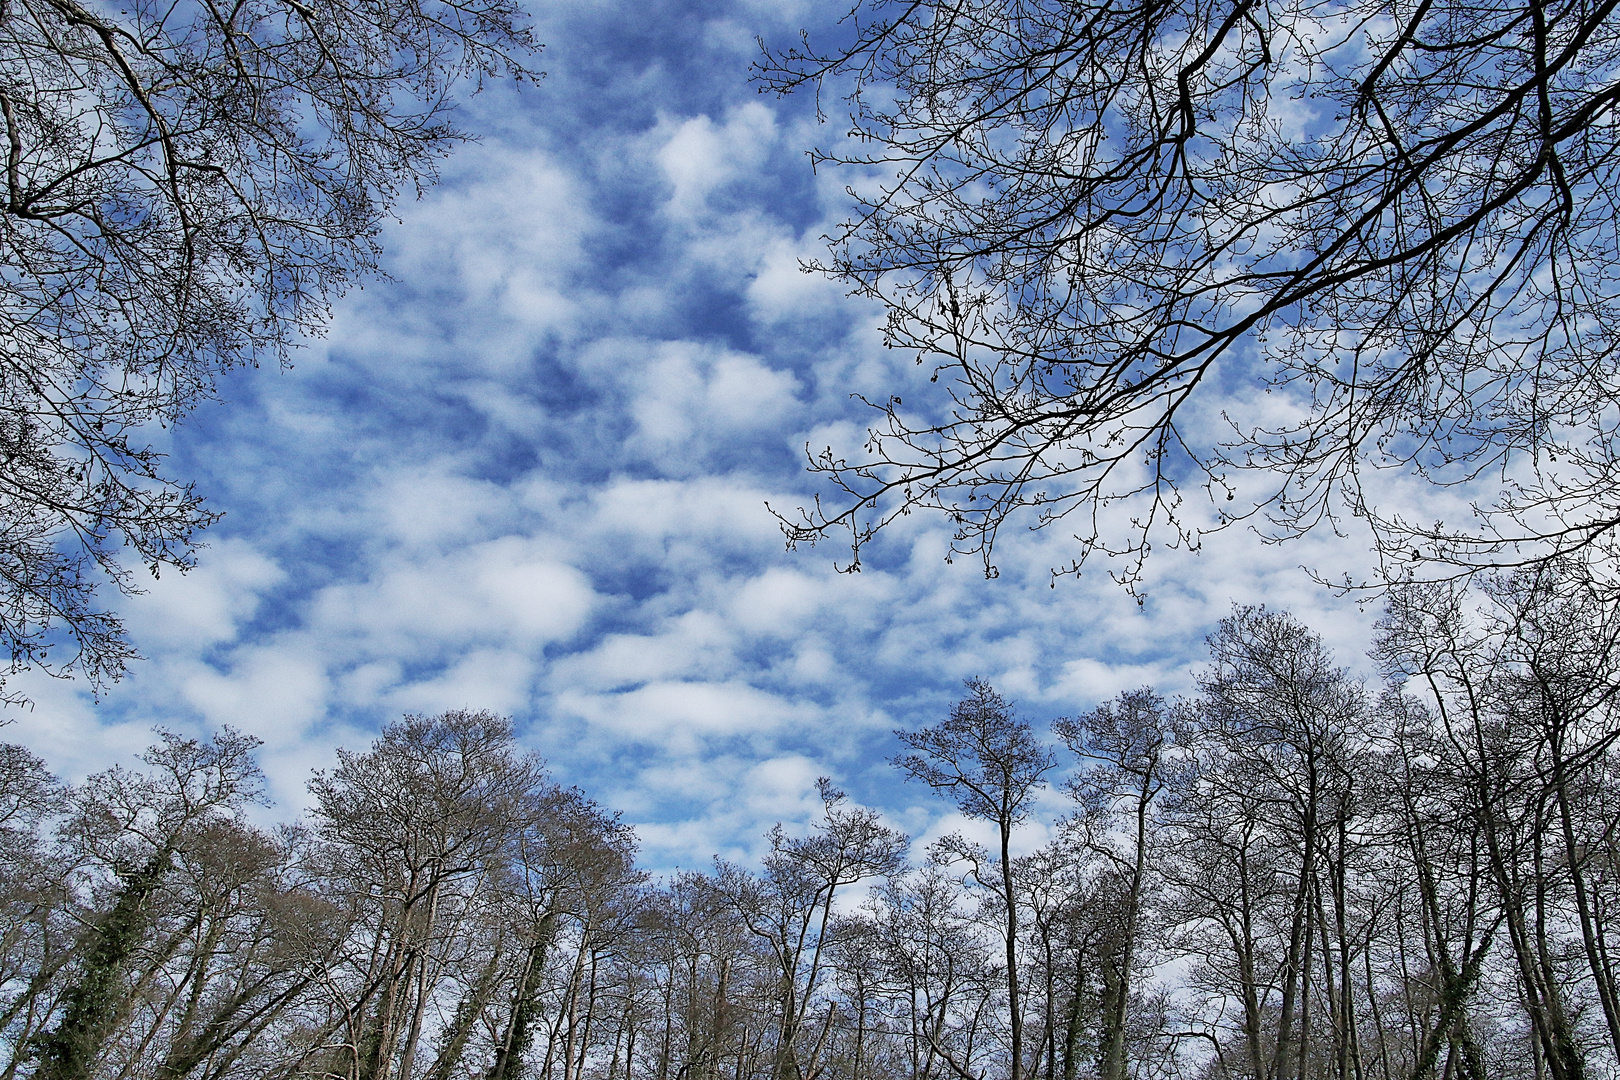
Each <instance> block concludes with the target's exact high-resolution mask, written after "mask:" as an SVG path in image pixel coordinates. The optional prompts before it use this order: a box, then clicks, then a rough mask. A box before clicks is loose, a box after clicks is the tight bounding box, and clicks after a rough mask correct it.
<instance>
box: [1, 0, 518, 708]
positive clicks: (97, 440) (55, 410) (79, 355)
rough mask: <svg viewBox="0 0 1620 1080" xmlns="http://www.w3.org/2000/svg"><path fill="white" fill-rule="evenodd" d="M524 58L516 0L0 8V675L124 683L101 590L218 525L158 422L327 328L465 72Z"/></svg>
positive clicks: (430, 159) (412, 178)
mask: <svg viewBox="0 0 1620 1080" xmlns="http://www.w3.org/2000/svg"><path fill="white" fill-rule="evenodd" d="M534 48H535V43H534V42H533V40H532V37H531V34H530V32H529V31H528V29H526V27H525V25H524V22H523V14H522V11H521V9H520V7H519V6H518V5H517V4H515V3H513V2H511V0H472V2H471V3H460V2H456V3H446V2H441V0H361V2H348V0H345V2H334V0H307V2H304V0H241V2H236V3H232V4H228V5H218V4H212V3H200V2H197V3H193V2H182V3H178V4H169V3H152V2H150V0H133V2H131V3H129V4H128V5H127V6H124V7H118V6H115V5H107V4H90V5H88V6H87V5H84V4H81V3H79V2H78V0H10V2H7V3H5V4H0V120H3V123H4V137H5V145H4V147H0V154H4V161H5V164H4V170H5V182H4V190H3V192H0V261H3V264H4V268H5V269H4V271H3V272H0V459H3V462H4V465H3V467H0V668H3V670H0V676H3V675H4V674H8V673H14V672H16V671H18V670H20V669H22V668H26V667H43V668H44V669H45V670H48V671H52V672H54V673H64V672H72V671H78V672H82V673H83V674H84V675H86V676H88V677H89V679H90V680H91V682H92V683H94V684H100V683H102V682H105V681H106V680H108V679H114V678H117V677H118V675H119V674H120V673H121V672H122V671H123V669H124V666H125V664H126V662H127V661H128V660H129V659H130V658H131V657H132V655H133V652H132V649H131V646H130V645H129V643H128V641H127V640H126V638H125V636H124V633H123V628H122V626H121V624H120V622H119V620H118V618H117V617H116V615H115V614H113V613H112V612H110V611H108V610H107V609H106V608H105V607H104V605H102V604H100V603H98V601H97V600H96V597H95V592H96V586H97V583H98V580H101V579H104V578H109V579H111V581H113V582H114V583H115V584H116V585H117V586H118V587H119V588H121V589H124V590H126V591H127V590H129V589H131V588H133V587H134V586H135V580H134V578H133V577H132V576H131V575H132V568H131V565H130V564H129V563H128V561H127V560H128V558H129V556H131V555H132V556H133V557H134V558H135V559H138V560H139V561H140V562H141V563H144V564H145V565H146V566H147V567H148V568H149V569H150V570H151V571H152V572H153V573H156V572H157V571H158V570H159V569H160V568H161V567H163V566H170V567H177V568H180V569H185V568H187V567H189V566H190V565H191V564H192V560H193V553H194V550H195V533H196V531H197V530H198V529H200V528H202V527H204V526H206V525H208V524H209V523H210V522H212V521H213V520H214V519H215V517H216V516H217V515H216V513H215V512H214V511H212V510H210V509H208V508H207V507H205V506H204V504H203V499H202V497H201V496H200V495H199V494H198V493H197V492H196V491H195V490H193V488H192V486H191V485H190V484H188V483H186V482H185V481H184V480H182V479H177V478H175V477H173V476H171V475H169V474H168V472H167V471H166V469H165V467H164V463H163V459H162V455H161V454H160V453H158V452H157V450H155V449H154V447H153V446H152V444H151V441H150V439H151V430H152V426H153V425H164V426H167V425H170V424H173V423H175V422H176V421H178V420H180V419H181V418H182V417H183V416H185V415H186V414H187V413H188V412H189V411H190V410H191V409H193V408H195V407H196V406H197V404H198V403H199V402H201V401H203V400H205V399H207V398H208V397H209V396H210V395H211V394H212V392H213V390H214V387H215V381H216V379H217V378H218V376H219V375H220V374H221V373H222V372H223V371H225V370H226V369H229V368H231V367H233V366H237V365H242V364H259V363H261V362H271V363H283V362H285V361H286V360H287V358H288V356H289V353H290V350H292V349H294V348H295V347H296V346H297V345H298V343H299V341H300V340H301V339H303V338H304V337H306V336H307V335H310V334H315V333H319V331H320V329H321V327H322V324H323V322H324V320H325V318H326V315H327V313H328V307H329V304H330V302H331V301H332V300H333V299H334V298H335V297H336V296H338V295H339V294H341V293H342V292H343V291H344V289H345V288H346V287H347V286H348V285H349V284H350V283H352V282H353V281H354V280H355V279H356V278H357V277H358V276H361V275H364V274H366V273H368V272H370V271H372V270H374V269H375V268H376V262H377V257H378V253H379V251H378V246H377V239H378V227H379V224H380V223H381V221H382V219H383V217H384V215H385V214H386V213H387V212H388V210H389V208H390V207H391V206H392V205H393V204H394V201H395V200H396V198H397V197H398V196H399V195H400V194H401V193H402V192H410V191H420V190H421V189H422V188H423V186H424V185H426V184H429V183H431V182H432V181H433V180H434V179H435V173H434V169H435V165H436V162H437V161H438V160H439V159H440V158H441V157H442V155H443V154H444V153H446V152H447V151H448V149H449V148H450V147H452V146H453V145H455V144H456V143H457V142H458V141H460V140H461V139H462V138H463V135H462V134H461V133H460V132H459V131H458V130H457V129H456V128H455V127H454V126H453V125H452V124H451V122H450V113H451V111H452V107H453V103H454V102H453V96H452V95H453V93H454V91H455V89H456V87H457V86H458V84H462V83H465V82H467V81H468V80H472V81H473V82H474V83H476V82H477V81H478V80H480V79H483V78H485V77H487V76H493V75H497V74H507V75H511V76H514V77H518V78H523V77H527V76H528V75H530V74H531V73H530V72H529V70H528V68H527V67H526V64H527V63H529V58H530V56H531V55H532V54H533V50H534ZM64 639H66V647H65V654H66V655H65V657H64V655H63V651H62V650H63V648H64ZM53 649H55V650H58V651H57V655H56V656H55V657H52V656H51V655H50V654H51V652H52V650H53ZM7 654H9V656H8V655H7ZM7 665H8V666H7ZM13 697H14V695H13Z"/></svg>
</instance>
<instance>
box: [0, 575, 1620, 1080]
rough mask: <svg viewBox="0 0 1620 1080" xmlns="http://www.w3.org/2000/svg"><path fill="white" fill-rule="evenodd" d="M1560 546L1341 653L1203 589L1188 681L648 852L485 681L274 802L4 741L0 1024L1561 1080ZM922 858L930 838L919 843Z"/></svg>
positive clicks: (224, 782)
mask: <svg viewBox="0 0 1620 1080" xmlns="http://www.w3.org/2000/svg"><path fill="white" fill-rule="evenodd" d="M1545 571H1546V568H1545V567H1543V568H1541V569H1538V570H1530V571H1524V572H1521V573H1518V574H1516V575H1513V576H1510V577H1506V578H1501V579H1498V580H1496V581H1494V582H1493V583H1492V585H1491V586H1490V588H1489V589H1487V590H1485V591H1484V592H1482V593H1477V594H1468V593H1465V592H1464V591H1462V590H1461V589H1459V588H1458V587H1457V586H1455V585H1409V586H1406V587H1404V588H1402V589H1401V590H1399V591H1398V593H1397V595H1396V598H1395V599H1394V601H1393V602H1392V603H1391V606H1390V608H1389V610H1388V612H1387V615H1386V617H1385V619H1384V621H1383V622H1382V624H1381V626H1380V629H1379V636H1378V639H1377V641H1376V643H1375V646H1374V657H1375V659H1376V660H1377V662H1378V663H1379V665H1380V666H1381V668H1382V670H1383V672H1384V674H1385V675H1386V676H1388V680H1389V681H1388V682H1387V684H1386V685H1384V686H1383V687H1381V688H1376V687H1370V686H1368V685H1366V684H1365V683H1364V682H1363V681H1361V680H1360V679H1357V678H1355V677H1352V676H1351V675H1350V674H1349V673H1348V672H1347V670H1346V669H1345V668H1344V667H1342V666H1340V665H1339V664H1338V663H1337V662H1336V661H1335V658H1334V657H1333V656H1332V655H1331V654H1330V653H1329V651H1328V650H1327V648H1326V647H1325V645H1324V644H1323V642H1322V640H1321V638H1319V637H1318V636H1317V635H1316V634H1315V633H1313V632H1312V631H1311V630H1310V629H1309V628H1308V627H1306V626H1305V625H1303V624H1302V623H1300V622H1299V621H1298V620H1296V619H1294V618H1293V617H1291V616H1289V615H1288V614H1286V613H1282V612H1277V611H1272V610H1268V609H1265V608H1258V607H1246V608H1237V609H1234V610H1233V612H1232V614H1231V615H1230V616H1229V617H1228V618H1226V619H1225V620H1223V621H1222V622H1221V623H1220V625H1219V626H1218V628H1217V629H1216V630H1215V632H1214V633H1213V634H1212V635H1211V636H1210V638H1209V658H1208V664H1207V665H1206V667H1205V668H1204V669H1203V672H1202V674H1201V676H1200V679H1199V682H1198V684H1197V687H1196V690H1195V692H1193V693H1192V694H1191V695H1189V696H1187V697H1185V698H1180V699H1173V698H1166V697H1165V696H1163V695H1161V694H1159V693H1156V692H1155V691H1154V690H1153V689H1151V688H1143V689H1139V690H1132V691H1128V692H1125V693H1122V694H1120V695H1118V696H1116V697H1115V698H1113V699H1112V700H1109V701H1106V702H1104V703H1103V704H1101V705H1099V706H1097V707H1096V708H1094V709H1091V710H1090V711H1088V712H1086V713H1084V714H1081V715H1079V716H1074V717H1068V718H1062V719H1059V720H1058V721H1056V722H1055V723H1054V724H1053V725H1052V726H1051V727H1050V729H1048V728H1046V727H1044V726H1037V725H1035V724H1032V723H1031V722H1030V721H1029V720H1027V719H1025V718H1024V717H1022V716H1020V715H1019V713H1018V711H1017V709H1016V707H1015V706H1014V705H1013V703H1012V702H1010V701H1009V700H1008V699H1006V698H1005V697H1003V696H1002V695H1001V694H999V693H998V692H997V691H996V690H995V689H994V687H992V686H990V685H989V684H988V683H985V682H983V681H978V680H973V681H970V682H969V684H968V686H967V693H966V695H965V697H964V698H963V699H962V701H960V702H959V703H958V704H957V705H956V706H955V707H954V708H953V709H951V711H950V713H949V715H948V716H945V717H943V718H941V719H940V721H939V722H938V723H937V724H934V725H932V726H928V727H924V728H921V729H918V730H914V731H908V732H902V733H899V734H900V740H899V741H900V746H899V747H898V749H899V750H900V753H898V754H897V755H896V757H895V758H894V760H893V765H894V767H895V768H896V770H897V771H898V772H899V773H900V774H901V775H903V776H905V777H906V778H907V779H910V780H913V781H916V782H918V783H920V784H921V785H923V786H924V787H926V788H931V789H933V790H934V791H936V792H937V793H938V794H939V795H940V796H942V797H943V799H944V800H945V801H944V802H943V803H942V804H941V809H944V808H945V807H946V806H950V807H954V809H955V810H956V811H958V812H959V814H960V817H959V818H957V819H956V820H958V821H959V822H960V824H961V828H960V830H959V831H953V832H947V833H945V834H944V835H941V836H939V837H938V838H937V839H935V840H934V841H933V842H932V843H931V844H929V845H926V846H923V845H916V844H913V843H912V842H911V841H909V840H908V838H907V837H905V836H903V835H901V834H900V833H899V832H897V831H895V830H894V829H892V828H891V827H890V826H888V825H887V824H885V822H884V821H883V820H882V818H881V816H880V815H879V814H877V813H876V812H874V811H872V810H870V809H867V808H865V807H862V806H860V805H858V804H857V803H855V802H854V801H852V800H851V799H849V797H848V796H847V795H846V794H845V793H844V792H842V791H840V790H838V789H837V787H836V786H835V785H834V784H833V783H832V782H831V781H829V780H825V779H824V780H822V781H821V782H820V783H819V785H818V788H817V795H818V796H819V798H818V799H817V800H816V801H817V802H818V804H819V809H818V811H817V812H816V813H814V814H813V815H811V818H810V820H809V821H808V822H807V823H803V824H795V825H792V826H788V825H778V826H776V827H775V828H774V829H772V830H771V831H770V832H769V833H768V834H767V835H766V836H765V837H764V843H763V855H762V856H761V857H760V858H759V860H758V861H757V862H756V863H754V864H753V865H744V864H740V863H736V862H730V861H725V860H721V859H718V858H717V859H716V860H715V862H714V864H713V866H712V867H711V868H710V869H707V870H692V871H681V872H675V873H672V874H669V875H667V876H665V877H663V878H662V879H654V878H652V877H650V876H649V875H648V874H647V873H646V872H645V871H643V870H641V869H639V868H638V867H637V841H636V837H635V835H634V832H633V830H632V829H631V828H630V827H628V826H627V825H626V824H625V823H624V822H623V821H622V820H621V819H620V818H619V817H618V815H616V814H614V813H612V812H610V811H608V810H606V809H605V808H603V807H602V806H600V805H598V804H597V803H595V802H594V801H593V800H591V799H590V798H589V797H588V796H586V795H585V794H584V793H582V792H580V791H578V790H574V789H569V788H565V787H562V786H560V785H559V784H558V783H557V782H556V781H555V780H554V779H552V778H551V777H550V776H549V775H548V773H547V772H546V770H545V768H544V766H543V764H542V763H541V762H540V761H539V760H538V759H537V758H535V757H534V756H532V755H531V754H528V753H525V752H524V751H523V750H522V749H521V748H520V745H519V741H518V738H517V737H516V735H515V734H514V731H513V728H512V726H511V724H510V723H509V722H508V721H505V720H503V719H501V718H499V717H496V716H494V715H492V714H489V713H480V712H451V713H445V714H442V715H438V716H408V717H406V718H404V719H403V720H401V721H398V722H396V723H394V724H392V725H389V726H388V727H386V728H385V729H384V730H383V731H382V733H381V735H380V736H379V737H378V738H377V739H376V741H375V742H373V743H372V744H371V746H370V747H368V748H367V749H365V750H363V751H339V752H338V754H337V759H336V762H335V764H334V765H333V766H332V767H330V768H328V769H325V770H322V771H318V772H316V773H315V774H314V776H313V777H312V779H311V780H310V783H309V790H310V794H311V796H312V802H311V808H310V810H309V812H308V815H307V817H306V818H305V820H303V821H301V822H298V823H293V824H287V825H282V826H279V827H275V828H266V827H264V826H263V825H260V824H255V823H254V822H255V820H257V819H258V818H262V814H258V815H255V814H251V813H250V808H251V807H252V806H253V804H254V803H255V801H256V800H258V799H259V798H260V794H259V793H260V784H259V777H258V774H257V770H256V767H255V766H254V763H253V750H254V742H253V740H251V739H249V738H247V737H245V736H243V735H241V734H238V733H236V732H233V731H230V730H228V729H227V730H224V731H222V732H220V733H219V734H217V735H215V736H214V737H213V738H212V740H208V741H202V740H195V739H190V738H185V737H181V736H178V735H173V734H165V735H163V736H162V737H161V739H160V741H159V742H158V743H157V744H156V745H155V746H154V747H153V748H152V749H151V750H149V751H148V752H147V754H146V755H145V757H144V758H143V762H142V766H141V767H140V768H138V769H122V768H118V769H113V770H110V771H108V772H105V773H101V774H98V775H96V776H92V777H90V778H89V779H87V780H86V781H84V782H83V783H82V784H79V785H77V786H68V785H64V784H63V783H61V782H60V781H59V780H57V779H56V778H54V777H53V776H52V775H51V774H50V772H49V770H48V768H47V766H46V765H45V763H44V762H42V761H41V760H40V759H38V758H37V757H35V756H34V755H33V754H31V753H29V752H28V751H26V750H23V749H21V748H19V747H15V746H10V747H5V748H3V750H0V794H3V797H0V845H3V852H0V855H3V858H0V1055H3V1057H4V1060H5V1064H4V1066H3V1068H4V1075H5V1076H8V1077H18V1078H35V1080H45V1078H49V1080H103V1078H105V1080H113V1078H123V1077H148V1076H150V1077H162V1078H165V1080H181V1078H195V1080H226V1078H231V1080H237V1078H241V1080H257V1078H264V1080H269V1078H276V1080H292V1078H305V1077H307V1078H312V1080H313V1078H321V1080H340V1078H341V1080H460V1078H466V1080H472V1078H479V1080H523V1078H533V1080H542V1078H543V1080H1093V1078H1097V1080H1123V1078H1125V1077H1135V1078H1148V1077H1167V1078H1170V1077H1184V1078H1188V1080H1193V1078H1198V1080H1238V1078H1244V1080H1327V1078H1332V1080H1351V1078H1358V1080H1371V1078H1377V1080H1416V1078H1423V1077H1441V1076H1444V1077H1457V1078H1468V1080H1485V1078H1491V1080H1513V1078H1524V1080H1530V1078H1532V1077H1534V1078H1537V1080H1543V1078H1549V1077H1550V1078H1552V1080H1575V1078H1578V1077H1582V1076H1595V1075H1604V1074H1606V1071H1607V1070H1612V1068H1613V1067H1614V1066H1615V1065H1616V1064H1617V1063H1620V1007H1617V1006H1620V995H1617V985H1616V974H1615V963H1616V957H1615V955H1614V949H1615V947H1616V944H1615V942H1614V941H1613V926H1614V913H1615V911H1616V910H1617V905H1620V851H1617V850H1616V833H1617V827H1620V805H1617V801H1616V794H1615V793H1616V792H1620V760H1617V758H1616V755H1615V750H1614V743H1615V740H1616V733H1617V732H1620V726H1617V725H1616V723H1615V708H1616V703H1615V695H1614V688H1615V687H1616V686H1617V685H1620V648H1617V645H1620V621H1617V619H1616V616H1615V612H1614V611H1613V608H1612V605H1610V604H1608V602H1607V601H1606V600H1605V599H1603V597H1602V596H1600V595H1599V591H1598V590H1595V589H1593V588H1590V587H1582V586H1579V585H1578V584H1577V583H1576V581H1575V579H1572V578H1571V577H1569V576H1555V575H1551V574H1548V573H1547V572H1545ZM919 849H920V850H919Z"/></svg>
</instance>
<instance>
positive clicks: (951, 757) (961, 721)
mask: <svg viewBox="0 0 1620 1080" xmlns="http://www.w3.org/2000/svg"><path fill="white" fill-rule="evenodd" d="M967 690H968V696H967V697H965V698H963V699H962V700H961V701H959V702H957V703H956V705H954V706H952V708H951V715H950V716H949V717H948V718H947V719H946V720H945V721H944V722H943V723H940V724H936V725H935V726H933V727H927V728H923V729H922V730H920V731H898V732H896V733H895V735H896V736H897V737H898V738H899V739H900V742H901V743H902V744H903V745H905V746H906V747H907V748H908V749H910V750H911V751H912V752H911V753H909V754H903V755H901V756H900V757H897V758H895V759H894V764H895V766H896V767H897V768H899V769H900V770H901V771H903V772H904V773H905V774H906V776H907V777H908V778H909V779H913V780H920V781H921V782H923V783H925V784H927V785H928V786H929V787H931V788H933V789H934V790H935V791H938V792H939V793H940V794H942V795H945V796H947V797H949V798H952V799H954V800H955V801H956V806H957V809H959V810H961V811H962V813H963V814H965V815H967V816H968V817H970V818H977V819H979V820H981V821H988V822H989V823H990V824H991V825H993V826H994V827H995V830H996V837H997V842H998V848H997V851H996V853H995V854H993V855H991V854H990V853H987V852H982V851H981V850H980V849H979V846H978V845H976V844H974V843H972V842H971V841H968V840H967V839H966V838H964V837H960V836H957V837H946V838H945V839H944V840H942V841H941V848H940V852H941V856H942V857H944V858H946V859H947V860H957V859H960V860H962V861H965V862H966V863H967V864H968V865H969V867H970V870H969V873H970V874H971V876H972V877H973V879H974V881H975V882H977V883H978V884H979V885H980V886H981V887H983V888H985V889H987V890H989V892H990V893H991V894H992V895H993V896H994V897H995V899H996V902H997V904H998V906H999V908H1000V911H999V915H1000V918H1001V922H1002V927H1001V929H1002V942H1003V946H1004V949H1005V956H1006V961H1007V971H1006V979H1007V1026H1008V1038H1009V1041H1010V1047H1009V1049H1010V1063H1009V1068H1008V1075H1009V1077H1010V1078H1011V1080H1023V1076H1024V1071H1023V1069H1024V1003H1023V990H1022V987H1021V986H1020V984H1019V970H1018V967H1019V956H1018V952H1019V944H1020V941H1019V929H1018V908H1019V900H1018V890H1017V889H1016V887H1015V886H1014V881H1013V864H1012V851H1011V848H1012V834H1013V830H1014V829H1015V828H1017V826H1018V825H1019V823H1021V822H1023V821H1024V820H1025V819H1026V818H1028V817H1029V814H1030V811H1031V809H1032V804H1033V802H1034V799H1035V796H1036V794H1037V793H1038V792H1039V791H1040V789H1041V788H1042V787H1043V786H1044V785H1045V783H1046V780H1045V777H1046V774H1047V773H1048V772H1050V771H1051V770H1052V767H1053V765H1054V764H1055V763H1056V761H1055V758H1054V756H1053V754H1052V751H1051V750H1050V749H1048V748H1047V747H1046V746H1043V745H1042V744H1041V742H1040V741H1039V740H1038V739H1036V738H1035V735H1034V733H1033V732H1032V731H1031V730H1030V727H1029V724H1028V723H1026V722H1025V721H1023V720H1020V719H1018V717H1017V716H1016V715H1014V713H1013V708H1012V705H1011V704H1010V703H1009V702H1008V701H1007V700H1006V699H1005V698H1003V697H1002V696H1001V695H1000V694H998V693H996V691H995V689H994V688H993V687H992V686H991V685H990V684H989V683H987V682H984V681H983V680H981V679H969V680H968V681H967Z"/></svg>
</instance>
